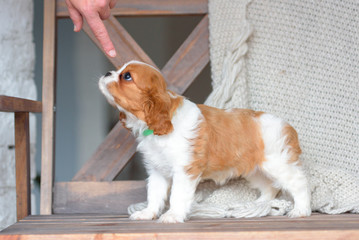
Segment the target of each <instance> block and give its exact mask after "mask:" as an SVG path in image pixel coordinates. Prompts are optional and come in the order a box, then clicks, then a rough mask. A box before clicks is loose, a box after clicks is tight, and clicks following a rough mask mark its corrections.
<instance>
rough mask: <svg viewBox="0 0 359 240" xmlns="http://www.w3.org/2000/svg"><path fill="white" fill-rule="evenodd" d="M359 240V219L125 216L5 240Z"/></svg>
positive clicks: (23, 227)
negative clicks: (160, 219)
mask: <svg viewBox="0 0 359 240" xmlns="http://www.w3.org/2000/svg"><path fill="white" fill-rule="evenodd" d="M238 238H240V239H326V240H327V239H345V240H348V239H359V215H355V214H342V215H322V214H313V215H312V216H311V217H308V218H299V219H290V218H287V217H263V218H248V219H232V218H230V219H228V218H226V219H193V220H190V221H188V222H186V223H182V224H160V223H157V222H156V221H131V220H129V219H128V217H127V216H123V215H88V214H87V215H78V214H76V215H50V216H29V217H26V218H25V219H23V220H21V221H20V222H18V223H16V224H15V225H13V226H11V227H9V228H7V229H5V230H3V231H2V232H0V239H40V240H41V239H78V240H81V239H176V240H178V239H238Z"/></svg>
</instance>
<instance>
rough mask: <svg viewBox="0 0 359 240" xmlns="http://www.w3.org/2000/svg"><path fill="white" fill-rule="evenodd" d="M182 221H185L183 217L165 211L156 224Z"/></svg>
mask: <svg viewBox="0 0 359 240" xmlns="http://www.w3.org/2000/svg"><path fill="white" fill-rule="evenodd" d="M184 220H185V217H183V216H182V215H179V214H176V213H174V212H171V211H167V212H166V213H164V214H163V215H162V216H161V217H160V219H159V220H158V222H160V223H183V222H184Z"/></svg>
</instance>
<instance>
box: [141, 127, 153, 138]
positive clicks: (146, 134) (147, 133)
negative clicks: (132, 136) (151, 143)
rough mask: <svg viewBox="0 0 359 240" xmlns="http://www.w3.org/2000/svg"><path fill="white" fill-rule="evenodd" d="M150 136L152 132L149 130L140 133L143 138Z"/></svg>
mask: <svg viewBox="0 0 359 240" xmlns="http://www.w3.org/2000/svg"><path fill="white" fill-rule="evenodd" d="M151 134H153V130H151V129H146V130H145V131H143V133H142V135H143V136H145V137H146V136H149V135H151Z"/></svg>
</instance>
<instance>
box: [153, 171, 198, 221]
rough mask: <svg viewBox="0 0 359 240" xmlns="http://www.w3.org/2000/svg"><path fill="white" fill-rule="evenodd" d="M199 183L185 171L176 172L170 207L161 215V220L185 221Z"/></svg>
mask: <svg viewBox="0 0 359 240" xmlns="http://www.w3.org/2000/svg"><path fill="white" fill-rule="evenodd" d="M197 184H198V180H197V179H195V180H193V179H192V178H191V176H189V175H187V174H186V173H185V172H183V171H181V172H177V173H175V174H174V176H173V181H172V189H171V198H170V209H169V210H168V211H167V212H166V213H164V214H163V215H162V216H161V217H160V219H159V222H162V223H178V222H184V220H185V219H186V217H187V214H188V213H189V212H190V210H191V205H192V202H193V200H194V194H195V191H196V187H197Z"/></svg>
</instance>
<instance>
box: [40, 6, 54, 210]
mask: <svg viewBox="0 0 359 240" xmlns="http://www.w3.org/2000/svg"><path fill="white" fill-rule="evenodd" d="M55 14H56V2H55V0H44V42H43V75H42V78H43V79H42V103H43V104H42V113H43V114H42V150H41V151H42V152H41V199H40V214H42V215H48V214H52V188H53V185H54V158H55V148H54V142H55V100H56V97H55V93H56V80H55V78H56V71H55V68H56V63H55V56H56V55H55V49H56V40H55V37H56V15H55Z"/></svg>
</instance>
